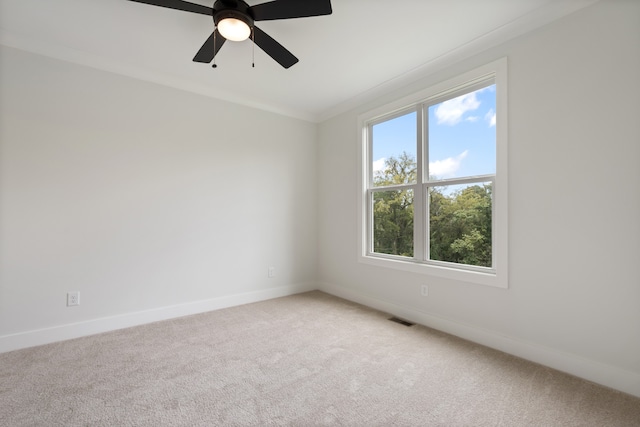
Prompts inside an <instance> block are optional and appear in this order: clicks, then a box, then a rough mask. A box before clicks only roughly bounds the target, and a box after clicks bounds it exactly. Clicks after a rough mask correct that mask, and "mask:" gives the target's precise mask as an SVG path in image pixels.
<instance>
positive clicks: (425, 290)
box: [420, 285, 429, 297]
mask: <svg viewBox="0 0 640 427" xmlns="http://www.w3.org/2000/svg"><path fill="white" fill-rule="evenodd" d="M420 294H422V296H423V297H428V296H429V286H428V285H422V286H421V287H420Z"/></svg>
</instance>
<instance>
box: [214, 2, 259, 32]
mask: <svg viewBox="0 0 640 427" xmlns="http://www.w3.org/2000/svg"><path fill="white" fill-rule="evenodd" d="M227 18H235V19H239V20H240V21H242V22H244V23H245V24H247V25H248V26H249V28H253V17H252V16H251V12H250V10H249V5H248V4H247V3H245V2H243V1H229V0H217V1H216V2H215V4H214V5H213V23H214V24H215V25H216V26H218V23H219V22H220V21H222V20H223V19H227Z"/></svg>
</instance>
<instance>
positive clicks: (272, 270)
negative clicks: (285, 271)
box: [267, 267, 276, 278]
mask: <svg viewBox="0 0 640 427" xmlns="http://www.w3.org/2000/svg"><path fill="white" fill-rule="evenodd" d="M267 275H268V276H269V278H272V277H276V268H275V267H269V271H268V273H267Z"/></svg>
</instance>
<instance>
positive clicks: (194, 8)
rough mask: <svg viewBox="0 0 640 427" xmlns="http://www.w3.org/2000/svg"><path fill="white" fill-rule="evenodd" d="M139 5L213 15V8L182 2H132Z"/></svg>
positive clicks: (168, 0)
mask: <svg viewBox="0 0 640 427" xmlns="http://www.w3.org/2000/svg"><path fill="white" fill-rule="evenodd" d="M130 1H135V2H137V3H145V4H150V5H153V6H160V7H167V8H169V9H175V10H183V11H185V12H193V13H200V14H202V15H209V16H211V15H213V8H210V7H208V6H202V5H201V4H195V3H189V2H188V1H182V0H130Z"/></svg>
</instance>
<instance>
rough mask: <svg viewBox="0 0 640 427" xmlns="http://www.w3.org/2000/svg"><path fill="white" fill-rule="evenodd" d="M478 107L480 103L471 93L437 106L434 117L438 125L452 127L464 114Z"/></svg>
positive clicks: (474, 94)
mask: <svg viewBox="0 0 640 427" xmlns="http://www.w3.org/2000/svg"><path fill="white" fill-rule="evenodd" d="M479 106H480V101H478V98H476V92H471V93H467V94H465V95H462V96H459V97H457V98H453V99H450V100H448V101H445V102H443V103H442V104H440V105H438V108H436V111H435V115H436V118H437V119H438V124H445V125H450V126H453V125H455V124H457V123H459V122H460V120H462V116H463V115H464V114H465V113H467V112H469V111H473V110H476V109H477V108H478V107H479Z"/></svg>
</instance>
